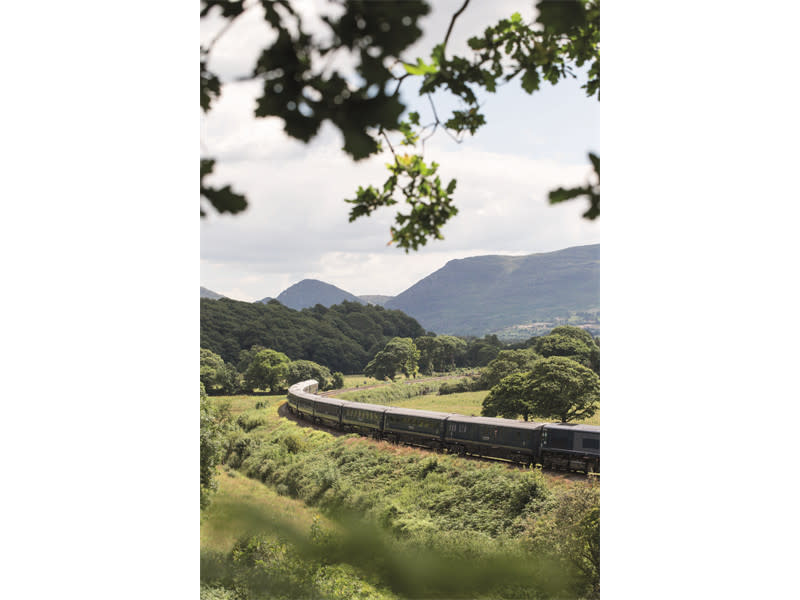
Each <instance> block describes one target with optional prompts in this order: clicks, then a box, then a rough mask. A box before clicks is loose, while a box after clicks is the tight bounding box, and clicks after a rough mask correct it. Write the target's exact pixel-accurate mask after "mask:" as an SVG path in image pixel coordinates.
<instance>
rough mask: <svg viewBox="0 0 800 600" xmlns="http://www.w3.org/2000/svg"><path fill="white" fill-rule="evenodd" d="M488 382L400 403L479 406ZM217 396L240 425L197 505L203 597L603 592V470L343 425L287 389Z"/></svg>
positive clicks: (469, 409) (340, 598) (346, 599)
mask: <svg viewBox="0 0 800 600" xmlns="http://www.w3.org/2000/svg"><path fill="white" fill-rule="evenodd" d="M373 391H374V390H373ZM367 392H368V390H364V391H363V393H364V394H366V393H367ZM359 393H362V392H359ZM485 395H486V392H485V391H484V392H467V393H461V394H452V395H445V396H439V395H437V394H427V395H421V396H417V397H412V398H397V400H394V401H393V402H392V405H393V406H404V407H410V408H419V409H426V410H436V411H441V412H459V413H462V414H479V412H480V406H481V402H482V400H483V398H484V397H485ZM212 399H213V402H214V403H215V404H216V405H217V406H225V407H227V410H228V412H229V414H230V415H231V421H232V426H231V428H230V430H229V432H228V433H227V434H226V441H225V442H224V448H225V450H224V452H223V454H224V464H223V466H222V467H220V468H218V469H217V486H218V487H217V491H216V492H215V493H214V494H213V496H212V500H211V504H210V505H209V506H208V508H206V509H205V510H203V511H202V512H201V531H200V533H201V575H202V578H201V579H202V586H201V600H238V598H240V597H270V598H282V599H283V598H285V599H286V600H289V599H290V598H311V597H314V598H333V599H337V600H351V599H355V598H360V599H364V600H366V599H373V600H378V599H387V600H388V599H391V598H418V597H433V596H435V597H444V598H449V597H463V598H467V597H481V598H489V597H491V598H519V597H536V598H539V597H541V598H548V597H554V598H561V597H594V596H595V594H596V593H597V590H598V585H599V584H598V581H599V579H598V557H597V556H596V555H595V554H591V553H590V554H586V552H593V551H592V550H591V549H592V548H594V547H595V545H596V540H597V539H598V536H599V495H598V494H599V488H598V486H597V484H596V482H594V481H590V480H585V479H583V478H566V477H564V476H561V475H560V474H557V473H551V472H548V471H542V470H541V469H534V468H526V469H520V468H518V467H509V465H507V464H505V463H503V462H496V461H488V462H487V461H475V460H470V459H466V458H461V457H457V456H453V455H449V454H439V453H435V452H432V451H428V450H425V449H420V448H412V447H408V446H403V445H396V444H391V443H388V442H385V441H376V440H373V439H370V438H365V437H362V436H358V435H355V434H349V435H338V436H337V435H333V434H331V433H328V432H326V431H323V430H318V429H315V428H311V427H307V426H303V425H304V424H302V423H296V422H294V421H293V420H290V419H286V418H284V417H282V416H280V414H281V412H282V411H281V412H279V411H280V410H281V407H283V405H284V404H285V402H286V396H285V395H283V394H272V395H264V394H257V395H248V396H245V395H237V396H217V397H213V398H212ZM256 405H258V406H259V408H256ZM598 421H599V417H598ZM354 552H355V555H354ZM576 557H578V558H576ZM581 557H582V558H581ZM587 557H588V558H587ZM576 561H577V562H576ZM587 561H588V562H587ZM531 565H536V567H535V568H533V569H532V568H531ZM387 568H388V569H389V571H387ZM531 594H533V595H531Z"/></svg>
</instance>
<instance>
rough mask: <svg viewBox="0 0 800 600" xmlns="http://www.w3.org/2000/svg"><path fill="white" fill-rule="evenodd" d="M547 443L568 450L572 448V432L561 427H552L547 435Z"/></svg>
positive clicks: (552, 446)
mask: <svg viewBox="0 0 800 600" xmlns="http://www.w3.org/2000/svg"><path fill="white" fill-rule="evenodd" d="M547 445H548V446H549V447H550V448H561V449H563V450H568V449H570V448H572V432H571V431H562V430H560V429H551V430H549V432H548V435H547Z"/></svg>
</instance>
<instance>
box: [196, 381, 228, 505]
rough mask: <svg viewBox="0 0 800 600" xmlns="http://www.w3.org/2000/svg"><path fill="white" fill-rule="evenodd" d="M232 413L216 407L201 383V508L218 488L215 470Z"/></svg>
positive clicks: (220, 458) (220, 457)
mask: <svg viewBox="0 0 800 600" xmlns="http://www.w3.org/2000/svg"><path fill="white" fill-rule="evenodd" d="M229 421H230V415H229V413H228V411H227V409H225V408H217V407H215V406H214V405H213V404H212V402H211V400H210V399H209V398H208V396H207V395H206V390H205V387H204V386H203V384H202V382H201V383H200V508H205V507H206V506H208V504H209V502H210V501H211V494H212V493H213V492H214V490H216V489H217V482H216V480H215V479H214V472H215V471H216V468H217V465H218V464H219V463H220V461H221V460H222V452H223V444H222V443H223V440H224V437H225V432H226V430H227V428H228V423H229Z"/></svg>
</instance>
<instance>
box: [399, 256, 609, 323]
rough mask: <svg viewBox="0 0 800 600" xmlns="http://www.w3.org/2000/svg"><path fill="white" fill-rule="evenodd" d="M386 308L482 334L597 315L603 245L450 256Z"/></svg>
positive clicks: (422, 321)
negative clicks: (457, 257)
mask: <svg viewBox="0 0 800 600" xmlns="http://www.w3.org/2000/svg"><path fill="white" fill-rule="evenodd" d="M385 307H386V308H388V309H396V310H402V311H403V312H404V313H406V314H408V315H410V316H412V317H414V318H415V319H417V320H418V321H419V322H420V324H421V325H422V326H423V327H425V328H426V329H430V330H433V331H435V332H436V333H439V334H455V335H478V336H480V335H484V334H486V333H496V332H501V331H508V330H509V328H511V329H514V328H528V329H529V330H530V331H535V330H536V324H537V322H548V323H549V322H553V321H554V320H556V319H562V320H566V319H568V318H569V317H570V316H572V315H574V314H575V313H583V314H589V315H593V314H596V313H598V312H599V309H600V245H599V244H593V245H589V246H578V247H574V248H567V249H565V250H559V251H557V252H547V253H542V254H530V255H528V256H476V257H473V258H464V259H460V260H451V261H450V262H448V263H447V264H446V265H445V266H444V267H442V268H441V269H439V270H438V271H436V272H435V273H432V274H431V275H429V276H428V277H425V278H424V279H422V280H420V281H418V282H417V283H416V284H414V285H413V286H411V287H410V288H408V289H407V290H406V291H404V292H403V293H402V294H400V295H399V296H396V297H395V298H393V299H391V300H389V301H388V302H387V303H386V305H385ZM527 335H530V333H528V334H527Z"/></svg>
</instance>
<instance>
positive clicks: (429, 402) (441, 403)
mask: <svg viewBox="0 0 800 600" xmlns="http://www.w3.org/2000/svg"><path fill="white" fill-rule="evenodd" d="M394 385H395V386H396V385H398V384H394ZM391 387H393V386H387V387H386V388H383V390H381V389H380V388H379V389H377V390H363V391H351V392H345V393H342V394H334V397H336V398H342V399H343V400H351V401H355V402H369V403H373V404H391V405H392V406H396V407H399V408H416V409H420V410H433V411H437V412H445V413H456V414H459V415H468V416H473V417H477V416H480V414H481V407H482V405H483V400H484V398H486V396H487V395H488V394H489V391H488V390H480V391H477V392H461V393H457V394H447V395H444V396H440V395H439V394H438V393H436V392H434V393H428V394H421V395H415V396H412V397H408V398H399V399H395V398H392V397H391V395H390V394H387V390H388V389H391ZM537 420H538V419H537ZM575 422H576V423H583V424H585V425H598V426H599V425H600V410H599V409H598V411H597V412H596V413H595V414H594V415H592V416H591V417H590V418H588V419H581V420H578V421H575Z"/></svg>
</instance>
